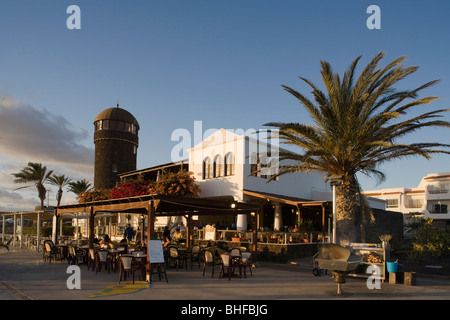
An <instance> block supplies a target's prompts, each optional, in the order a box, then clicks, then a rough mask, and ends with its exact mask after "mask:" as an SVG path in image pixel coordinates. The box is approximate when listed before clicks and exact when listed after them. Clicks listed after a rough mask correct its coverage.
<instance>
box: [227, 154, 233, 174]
mask: <svg viewBox="0 0 450 320" xmlns="http://www.w3.org/2000/svg"><path fill="white" fill-rule="evenodd" d="M234 171H235V162H234V154H233V153H232V152H228V153H227V154H226V155H225V176H232V175H234Z"/></svg>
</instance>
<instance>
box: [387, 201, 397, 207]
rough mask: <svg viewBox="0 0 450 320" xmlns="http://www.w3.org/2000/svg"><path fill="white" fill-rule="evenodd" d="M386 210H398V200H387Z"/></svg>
mask: <svg viewBox="0 0 450 320" xmlns="http://www.w3.org/2000/svg"><path fill="white" fill-rule="evenodd" d="M386 208H398V199H387V200H386Z"/></svg>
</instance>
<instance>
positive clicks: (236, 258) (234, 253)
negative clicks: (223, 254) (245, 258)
mask: <svg viewBox="0 0 450 320" xmlns="http://www.w3.org/2000/svg"><path fill="white" fill-rule="evenodd" d="M230 256H231V259H233V262H235V263H238V262H240V261H241V257H242V254H241V249H239V248H233V249H231V251H230Z"/></svg>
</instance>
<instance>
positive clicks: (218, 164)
mask: <svg viewBox="0 0 450 320" xmlns="http://www.w3.org/2000/svg"><path fill="white" fill-rule="evenodd" d="M213 176H214V178H219V177H222V176H223V161H222V156H220V155H217V156H215V157H214V172H213Z"/></svg>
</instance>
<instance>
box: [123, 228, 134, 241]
mask: <svg viewBox="0 0 450 320" xmlns="http://www.w3.org/2000/svg"><path fill="white" fill-rule="evenodd" d="M123 236H124V237H125V238H127V240H128V242H130V241H132V240H133V237H134V230H133V228H132V227H131V224H128V226H127V227H126V229H125V231H124V233H123Z"/></svg>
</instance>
